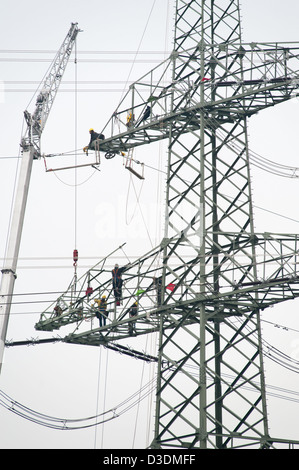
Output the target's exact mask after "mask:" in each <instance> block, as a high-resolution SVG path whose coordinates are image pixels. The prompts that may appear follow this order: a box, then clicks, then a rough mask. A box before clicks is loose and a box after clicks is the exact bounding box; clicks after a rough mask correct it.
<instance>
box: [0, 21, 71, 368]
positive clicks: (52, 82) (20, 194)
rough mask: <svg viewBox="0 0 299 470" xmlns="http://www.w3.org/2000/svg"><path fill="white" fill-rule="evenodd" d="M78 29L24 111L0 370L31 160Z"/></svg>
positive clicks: (2, 292)
mask: <svg viewBox="0 0 299 470" xmlns="http://www.w3.org/2000/svg"><path fill="white" fill-rule="evenodd" d="M78 32H79V29H78V25H77V23H72V24H71V27H70V29H69V31H68V33H67V35H66V37H65V39H64V41H63V43H62V45H61V47H60V49H59V51H58V52H57V54H56V56H55V58H54V60H53V62H52V64H51V66H50V69H49V73H48V74H47V77H46V78H45V80H44V82H43V84H42V86H41V88H40V90H38V96H37V100H36V105H35V110H34V112H33V113H32V114H30V113H29V112H28V111H27V110H26V111H25V112H24V115H25V119H26V123H27V129H26V132H25V134H24V136H23V138H22V141H21V147H22V152H23V155H22V163H21V167H20V173H19V180H18V187H17V192H16V197H15V201H14V211H13V218H12V224H11V227H10V234H9V243H8V249H7V253H6V257H5V262H4V266H3V269H2V278H1V285H0V372H1V369H2V363H3V354H4V347H5V338H6V332H7V327H8V320H9V314H10V308H11V301H12V294H13V290H14V283H15V279H16V268H17V261H18V255H19V248H20V243H21V235H22V228H23V222H24V216H25V209H26V202H27V196H28V190H29V184H30V177H31V170H32V163H33V160H34V159H37V158H39V157H40V138H41V135H42V132H43V130H44V127H45V124H46V121H47V118H48V116H49V113H50V111H51V108H52V105H53V102H54V99H55V96H56V93H57V90H58V88H59V85H60V82H61V80H62V77H63V74H64V71H65V69H66V66H67V63H68V60H69V57H70V55H71V52H72V49H73V46H74V44H75V40H76V37H77V34H78Z"/></svg>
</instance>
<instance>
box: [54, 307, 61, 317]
mask: <svg viewBox="0 0 299 470" xmlns="http://www.w3.org/2000/svg"><path fill="white" fill-rule="evenodd" d="M54 314H55V317H59V316H60V315H62V308H61V307H60V305H59V304H57V305H56V306H55V307H54Z"/></svg>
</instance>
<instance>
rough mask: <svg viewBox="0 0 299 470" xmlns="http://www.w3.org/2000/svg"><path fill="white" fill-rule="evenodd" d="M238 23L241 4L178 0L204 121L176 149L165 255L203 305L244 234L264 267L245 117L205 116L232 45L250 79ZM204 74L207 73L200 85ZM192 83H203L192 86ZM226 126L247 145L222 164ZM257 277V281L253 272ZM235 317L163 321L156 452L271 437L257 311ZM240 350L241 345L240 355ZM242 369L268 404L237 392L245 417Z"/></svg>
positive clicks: (178, 63)
mask: <svg viewBox="0 0 299 470" xmlns="http://www.w3.org/2000/svg"><path fill="white" fill-rule="evenodd" d="M239 19H240V12H239V2H238V1H229V0H228V1H224V2H223V1H222V2H217V1H191V2H184V1H180V0H178V1H177V3H176V22H175V47H174V54H175V55H176V56H177V58H176V60H175V67H174V69H175V75H174V82H176V83H178V82H181V83H182V82H183V83H184V85H185V87H186V89H187V90H188V92H189V96H188V100H189V101H190V103H192V100H194V102H195V100H196V101H197V102H198V103H199V109H198V112H197V113H195V112H192V110H191V111H189V112H186V115H185V120H186V124H187V123H188V124H190V123H192V121H193V125H194V124H195V122H197V126H195V125H194V129H193V130H192V133H191V135H190V134H188V138H186V136H185V135H183V134H181V135H179V136H178V137H177V138H176V139H175V140H173V141H172V142H171V144H170V150H169V164H168V167H169V169H170V174H169V178H168V181H167V195H168V200H167V208H168V214H167V215H168V217H167V222H166V223H167V238H168V240H169V241H170V240H172V239H173V238H174V239H175V242H174V243H173V242H170V243H167V247H166V249H165V252H164V254H165V258H164V276H165V277H166V276H167V274H169V273H170V272H173V270H172V267H171V264H178V265H181V267H180V268H179V269H178V270H177V272H176V273H175V276H176V284H177V288H178V287H179V286H180V287H181V288H182V289H186V288H190V287H191V286H193V291H194V295H195V296H196V297H198V299H200V298H202V299H204V298H205V297H206V296H207V295H209V294H210V293H211V292H213V295H215V296H219V288H220V284H221V282H222V281H223V278H224V277H226V274H225V272H226V270H227V267H224V266H223V267H221V263H222V264H224V263H223V256H224V253H223V247H224V246H227V245H230V244H231V245H232V244H234V243H238V242H237V240H238V238H239V237H241V236H242V233H244V234H245V233H246V237H247V238H248V248H247V253H246V255H245V256H246V257H249V258H250V259H251V260H252V265H253V267H252V271H253V270H254V264H255V262H254V243H252V242H251V241H250V240H253V239H254V237H253V233H252V228H253V224H252V210H251V192H250V186H249V164H248V156H247V152H246V142H247V135H246V115H241V116H239V117H238V118H237V119H234V120H233V121H232V122H231V124H229V110H228V109H226V110H224V113H223V115H221V114H218V115H217V114H216V113H215V112H213V111H212V112H209V110H208V109H207V108H206V103H207V99H208V97H207V93H206V88H207V87H206V85H207V82H210V81H211V82H213V81H214V80H215V78H216V75H215V68H216V65H217V64H218V63H220V61H221V59H222V56H223V55H224V54H225V50H226V48H227V47H228V46H232V47H233V48H235V53H234V54H233V58H231V59H228V60H230V64H229V68H228V70H229V71H230V73H233V71H234V70H235V71H238V74H239V80H240V81H242V79H243V75H242V66H243V64H242V58H243V56H242V54H239V53H238V49H239V48H240V44H241V33H240V20H239ZM225 67H227V63H226V64H225ZM195 68H196V69H197V71H198V74H197V76H196V77H194V69H195ZM223 69H224V70H225V68H224V67H223ZM224 70H223V72H224ZM228 70H227V72H228ZM224 76H225V72H224ZM191 78H193V79H194V78H195V80H196V81H195V82H191ZM197 93H198V97H196V94H197ZM210 93H211V96H210V97H209V98H210V100H211V102H213V101H215V99H216V98H217V88H216V87H213V86H212V89H210ZM184 98H185V99H186V96H185V97H184ZM181 99H182V96H181V97H179V98H178V97H176V96H175V95H174V94H173V95H172V100H173V103H172V109H174V110H175V109H176V107H177V106H178V105H179V100H181ZM221 119H223V121H227V124H228V125H227V128H228V129H229V130H226V131H225V132H226V133H227V137H225V139H226V138H229V139H231V138H233V136H238V141H239V142H240V149H239V150H238V151H236V152H235V151H233V152H229V151H228V152H227V153H226V155H225V157H220V149H221V147H223V146H224V144H225V142H223V140H222V139H223V138H222V139H220V140H219V137H218V129H219V133H220V132H221V131H222V127H221ZM175 125H176V123H175V122H174V123H173V126H175ZM222 132H223V131H222ZM196 200H198V204H196V202H195V201H196ZM241 208H242V209H241ZM186 223H187V226H186ZM228 227H229V232H227V230H228ZM221 257H222V261H221ZM232 264H235V278H234V279H233V280H231V281H230V282H229V284H230V288H231V287H232V283H233V282H236V283H239V282H240V281H241V280H242V279H244V276H245V275H246V273H245V272H244V270H243V269H241V270H239V269H238V267H237V263H235V260H234V259H233V260H232ZM251 276H252V277H253V280H256V275H255V274H254V273H253V272H252V273H251ZM227 277H228V276H227ZM208 279H209V281H208ZM181 298H182V299H183V295H182V296H181ZM219 300H220V299H219ZM198 307H199V311H198ZM190 316H195V317H196V318H197V322H198V325H197V326H194V325H192V326H191V325H189V323H190V322H189V321H188V319H190ZM228 316H229V314H228V313H225V310H224V308H223V305H221V302H217V301H216V302H215V303H214V305H212V307H209V308H207V306H206V304H205V303H204V302H199V305H196V303H194V305H193V306H192V305H190V308H189V309H187V310H186V311H185V312H184V314H183V315H182V318H181V321H180V322H179V326H180V327H179V328H176V329H175V330H174V331H172V332H171V334H169V333H168V330H167V329H165V328H164V327H163V321H168V319H166V316H162V317H161V323H162V327H161V330H160V331H161V335H162V338H163V339H162V340H161V344H160V354H161V358H162V359H161V360H160V362H159V364H160V371H159V375H160V376H161V378H160V380H159V383H160V386H159V390H158V393H157V409H158V412H157V417H158V419H157V421H156V430H155V439H154V441H153V446H154V447H155V446H158V447H159V446H183V447H194V446H195V447H197V446H198V447H200V448H207V446H208V445H212V446H215V447H217V448H221V447H226V446H227V445H229V443H230V441H231V439H232V435H233V434H234V433H236V435H238V433H239V431H238V428H239V427H240V428H243V427H245V428H246V427H247V428H248V432H249V434H250V435H252V436H255V437H256V438H258V439H260V438H261V437H262V436H267V435H268V430H267V412H266V408H265V403H266V402H265V399H264V394H265V390H264V387H263V386H262V384H263V367H262V362H261V360H260V359H261V357H260V356H259V355H257V356H256V357H254V358H253V356H252V355H251V353H250V352H249V351H247V349H249V350H250V347H249V342H248V340H247V337H248V332H247V333H246V334H244V329H246V330H247V329H249V331H250V336H256V339H255V348H256V350H257V351H259V350H260V349H261V344H260V341H259V338H260V334H259V321H258V312H255V315H254V316H252V318H251V319H250V320H249V318H247V317H246V320H245V321H244V322H242V321H241V322H240V327H239V328H236V329H235V328H234V327H233V326H232V325H229V323H228ZM226 323H228V324H227V325H226ZM245 325H246V326H245ZM225 338H227V340H225ZM232 338H234V339H232ZM223 342H225V345H224V343H223ZM229 344H230V346H229V347H228V345H229ZM234 344H236V345H238V346H236V347H234ZM165 364H167V367H165ZM233 364H234V365H233ZM192 369H193V370H194V372H193V373H192ZM250 369H252V372H249V370H250ZM195 370H197V373H195ZM242 370H244V372H245V370H246V371H247V372H249V377H254V378H255V382H257V385H256V384H255V385H254V387H255V388H256V392H257V393H258V396H259V400H258V402H257V403H256V405H255V406H252V401H251V400H248V398H247V397H246V396H245V395H242V393H238V398H239V399H240V413H241V415H240V417H239V418H238V417H237V416H236V414H235V408H234V407H233V406H232V404H230V398H229V396H230V395H232V396H233V395H234V393H233V389H234V388H233V387H232V386H231V389H230V380H232V382H236V383H239V384H241V383H242V382H244V383H247V382H250V379H245V377H243V374H242V372H241V371H242ZM237 371H240V372H237ZM225 373H226V374H227V376H228V377H229V376H233V378H232V379H227V383H225V381H223V375H225ZM182 382H183V383H184V389H183V390H182V388H181V385H180V384H181V383H182ZM225 389H227V390H225ZM225 416H226V417H225ZM196 417H197V418H196ZM245 417H246V418H245ZM242 420H244V424H243V425H242ZM249 430H250V431H249ZM225 434H227V437H224V436H225ZM244 434H246V432H245V433H244ZM244 434H243V433H242V436H243V438H244V437H245V435H244Z"/></svg>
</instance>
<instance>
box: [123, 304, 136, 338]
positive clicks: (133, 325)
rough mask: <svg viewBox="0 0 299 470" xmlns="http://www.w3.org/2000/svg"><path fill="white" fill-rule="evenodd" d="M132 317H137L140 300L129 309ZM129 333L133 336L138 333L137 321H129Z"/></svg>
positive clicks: (128, 311)
mask: <svg viewBox="0 0 299 470" xmlns="http://www.w3.org/2000/svg"><path fill="white" fill-rule="evenodd" d="M126 313H128V314H129V317H130V318H133V317H136V316H137V315H138V302H137V301H136V302H134V303H133V305H131V307H130V308H129V309H128V310H127V312H126ZM129 334H130V335H131V336H132V335H133V334H136V321H134V322H133V321H130V322H129Z"/></svg>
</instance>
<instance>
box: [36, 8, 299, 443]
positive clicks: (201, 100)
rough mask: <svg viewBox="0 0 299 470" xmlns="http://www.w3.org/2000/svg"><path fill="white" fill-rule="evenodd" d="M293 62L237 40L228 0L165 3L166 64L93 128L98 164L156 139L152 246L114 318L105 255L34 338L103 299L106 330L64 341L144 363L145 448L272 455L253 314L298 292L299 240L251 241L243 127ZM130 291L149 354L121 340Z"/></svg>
mask: <svg viewBox="0 0 299 470" xmlns="http://www.w3.org/2000/svg"><path fill="white" fill-rule="evenodd" d="M297 64H298V55H297V52H296V49H295V48H294V50H293V49H292V47H289V46H286V45H285V44H283V45H279V44H278V43H271V44H270V43H269V44H266V45H265V44H263V45H259V44H257V43H251V44H245V43H242V40H241V31H240V9H239V1H238V0H221V1H220V0H218V1H217V0H215V1H214V0H206V1H204V0H188V1H187V0H177V1H176V15H175V37H174V49H173V52H172V54H171V56H170V57H169V58H168V59H167V60H166V61H165V62H164V63H163V64H161V66H159V67H156V68H155V69H154V70H152V71H150V72H149V74H147V75H146V76H144V77H142V79H141V80H139V81H137V82H135V83H134V84H133V85H132V86H131V87H130V90H129V91H128V93H127V95H126V96H125V98H124V99H123V102H122V103H121V104H120V106H119V108H118V109H117V111H116V112H115V113H114V114H113V116H112V117H111V120H110V121H109V123H108V124H109V125H107V126H106V128H105V135H106V134H107V130H108V129H110V127H109V126H110V124H111V129H112V128H113V124H115V122H117V123H118V129H121V131H118V133H117V134H114V133H113V131H111V136H110V137H108V138H106V139H105V140H103V141H101V143H100V151H102V152H105V153H106V157H107V158H111V157H113V156H114V155H116V154H119V153H120V152H124V153H126V152H128V153H129V152H130V151H131V150H132V149H133V148H134V147H137V146H141V145H144V144H151V143H154V142H157V141H159V140H161V139H168V175H167V181H166V214H165V232H164V237H163V239H162V240H161V244H160V245H159V246H158V247H156V248H155V249H154V250H152V251H150V252H149V253H146V254H145V255H144V256H143V257H141V258H139V259H137V260H136V261H135V262H133V263H130V264H128V265H127V266H126V270H125V273H124V275H123V278H124V281H125V286H124V292H123V305H122V306H121V308H116V307H115V305H114V298H113V295H112V293H111V273H110V272H109V271H108V270H107V269H106V268H105V266H106V261H107V259H109V256H107V257H106V258H104V259H103V260H101V261H100V262H99V263H98V264H97V265H96V266H95V267H93V268H92V269H90V270H89V271H88V272H87V273H86V275H85V276H84V277H83V278H82V279H81V281H82V282H81V284H82V285H83V286H84V287H83V288H81V290H80V292H76V295H75V296H74V289H73V286H72V285H71V286H70V288H69V289H68V290H67V291H66V292H65V294H64V295H63V296H62V297H61V298H59V299H58V303H59V305H60V307H61V309H62V314H61V315H60V316H57V315H56V314H55V313H54V312H53V306H50V308H49V309H48V310H47V311H46V312H44V313H43V314H42V316H41V319H40V321H39V323H38V324H37V325H36V328H37V329H38V330H46V331H51V330H53V329H54V328H59V327H61V326H64V325H66V324H69V323H72V322H78V321H80V319H81V318H82V315H83V316H84V317H89V316H90V317H91V316H93V315H94V312H93V311H92V309H91V307H90V298H91V297H94V296H98V295H99V294H101V293H103V292H108V293H109V295H108V302H109V303H110V306H111V311H113V312H114V313H113V317H112V318H111V319H112V322H111V323H109V322H108V324H107V325H106V326H105V327H102V328H94V329H91V330H89V331H87V332H86V331H84V332H83V333H77V334H72V335H68V336H66V337H65V338H64V341H65V342H69V343H77V344H92V345H97V346H98V345H105V346H106V347H110V348H113V349H116V350H122V351H123V352H124V351H126V352H127V353H128V354H131V355H135V357H140V358H143V359H146V360H156V361H157V368H158V381H157V389H156V422H155V431H154V439H153V441H152V444H151V447H152V448H161V447H162V448H164V447H174V448H182V447H183V448H207V447H209V448H218V449H219V448H228V447H231V448H236V447H248V446H252V447H259V448H265V447H271V446H275V439H274V438H273V437H270V436H269V432H268V418H267V409H266V396H265V379H264V369H263V350H262V338H261V328H260V312H261V310H263V309H265V308H267V307H269V306H271V305H273V304H276V303H278V302H282V301H286V300H288V299H293V298H295V297H297V296H299V288H298V286H299V277H298V273H297V272H296V266H297V264H296V263H297V252H298V247H297V243H298V240H299V239H298V235H296V234H285V235H277V234H270V233H263V234H260V233H255V231H254V228H253V211H252V197H251V185H250V165H249V151H248V141H247V121H248V119H249V118H250V116H252V115H254V114H255V113H257V112H258V111H261V110H263V109H264V108H267V107H269V106H273V105H276V104H278V103H281V102H283V101H286V100H288V99H290V98H291V97H292V96H293V93H294V88H296V87H297V84H298V82H297V79H298V78H299V74H298V72H297V71H296V67H298V65H297ZM169 70H170V71H171V74H172V79H171V83H170V84H168V85H166V86H165V83H164V78H165V76H166V71H169ZM146 109H147V110H148V111H150V113H149V116H148V118H147V119H145V120H142V116H143V113H144V111H145V110H146ZM114 128H115V127H114ZM157 259H162V262H161V263H160V265H159V267H157V264H156V261H157ZM158 281H160V283H158ZM91 284H93V288H94V291H93V294H92V296H90V295H87V294H86V288H87V287H88V286H90V285H91ZM169 284H171V286H172V288H171V289H169ZM137 289H139V292H140V294H139V295H138V299H139V315H138V317H137V323H136V335H137V336H138V335H144V334H149V333H152V332H154V331H159V350H158V356H157V358H155V357H150V356H146V354H144V353H140V352H138V351H134V350H129V349H128V350H126V348H125V347H124V346H123V345H122V344H121V340H123V339H126V338H127V337H128V336H129V333H128V324H129V323H130V319H129V318H128V317H127V316H126V313H125V312H126V310H127V308H128V306H129V305H130V304H131V303H132V297H133V296H134V292H136V290H137ZM153 298H154V300H153ZM69 301H71V302H72V308H69V307H68V305H69ZM103 332H104V333H105V334H106V336H104V337H103V336H102V334H101V333H103Z"/></svg>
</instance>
